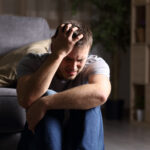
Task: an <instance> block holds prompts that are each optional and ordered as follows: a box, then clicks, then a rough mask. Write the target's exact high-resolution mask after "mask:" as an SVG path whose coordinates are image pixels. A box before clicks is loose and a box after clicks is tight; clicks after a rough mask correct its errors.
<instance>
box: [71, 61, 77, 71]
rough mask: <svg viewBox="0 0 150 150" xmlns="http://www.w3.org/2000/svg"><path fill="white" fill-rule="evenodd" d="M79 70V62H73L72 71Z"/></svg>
mask: <svg viewBox="0 0 150 150" xmlns="http://www.w3.org/2000/svg"><path fill="white" fill-rule="evenodd" d="M77 68H78V67H77V62H76V61H74V62H72V63H71V69H72V70H77Z"/></svg>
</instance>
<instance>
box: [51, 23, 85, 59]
mask: <svg viewBox="0 0 150 150" xmlns="http://www.w3.org/2000/svg"><path fill="white" fill-rule="evenodd" d="M76 30H78V28H77V27H72V24H62V25H61V26H60V27H59V28H58V33H57V35H56V36H55V37H53V38H52V44H51V49H52V53H53V54H56V55H64V56H67V55H68V54H69V53H70V52H71V51H72V49H73V48H74V45H75V44H76V42H78V41H79V40H80V39H82V38H83V34H79V35H78V36H76V37H75V38H73V34H74V32H75V31H76Z"/></svg>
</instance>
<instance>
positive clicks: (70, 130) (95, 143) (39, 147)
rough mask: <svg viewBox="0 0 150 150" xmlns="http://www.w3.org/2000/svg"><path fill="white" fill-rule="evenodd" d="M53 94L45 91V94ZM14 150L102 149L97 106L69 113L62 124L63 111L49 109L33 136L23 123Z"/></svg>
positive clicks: (101, 132) (102, 134)
mask: <svg viewBox="0 0 150 150" xmlns="http://www.w3.org/2000/svg"><path fill="white" fill-rule="evenodd" d="M51 94H55V91H52V90H48V91H47V93H46V94H45V95H51ZM18 150H104V133H103V121H102V115H101V110H100V107H99V106H98V107H95V108H92V109H89V110H70V117H69V119H68V120H67V122H66V123H65V124H64V110H49V111H48V112H47V113H46V115H45V117H44V118H43V119H42V120H41V121H40V122H39V124H38V125H37V126H36V128H35V134H33V133H32V132H31V131H30V130H29V129H28V125H27V123H26V125H25V128H24V131H23V133H22V137H21V140H20V142H19V145H18Z"/></svg>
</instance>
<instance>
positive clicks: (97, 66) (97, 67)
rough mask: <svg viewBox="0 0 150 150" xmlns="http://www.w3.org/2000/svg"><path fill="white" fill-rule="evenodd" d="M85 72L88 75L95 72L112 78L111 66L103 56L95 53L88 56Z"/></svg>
mask: <svg viewBox="0 0 150 150" xmlns="http://www.w3.org/2000/svg"><path fill="white" fill-rule="evenodd" d="M85 73H86V75H87V76H88V77H89V76H90V75H93V74H103V75H106V76H107V77H108V78H110V68H109V66H108V64H107V63H106V61H105V60H104V59H103V58H101V57H97V56H95V55H91V56H90V57H89V58H88V61H87V64H86V69H85Z"/></svg>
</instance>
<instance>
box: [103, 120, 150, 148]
mask: <svg viewBox="0 0 150 150" xmlns="http://www.w3.org/2000/svg"><path fill="white" fill-rule="evenodd" d="M104 131H105V132H104V135H105V150H150V126H148V125H147V124H143V123H134V124H130V123H129V122H127V121H110V120H109V121H108V120H104Z"/></svg>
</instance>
